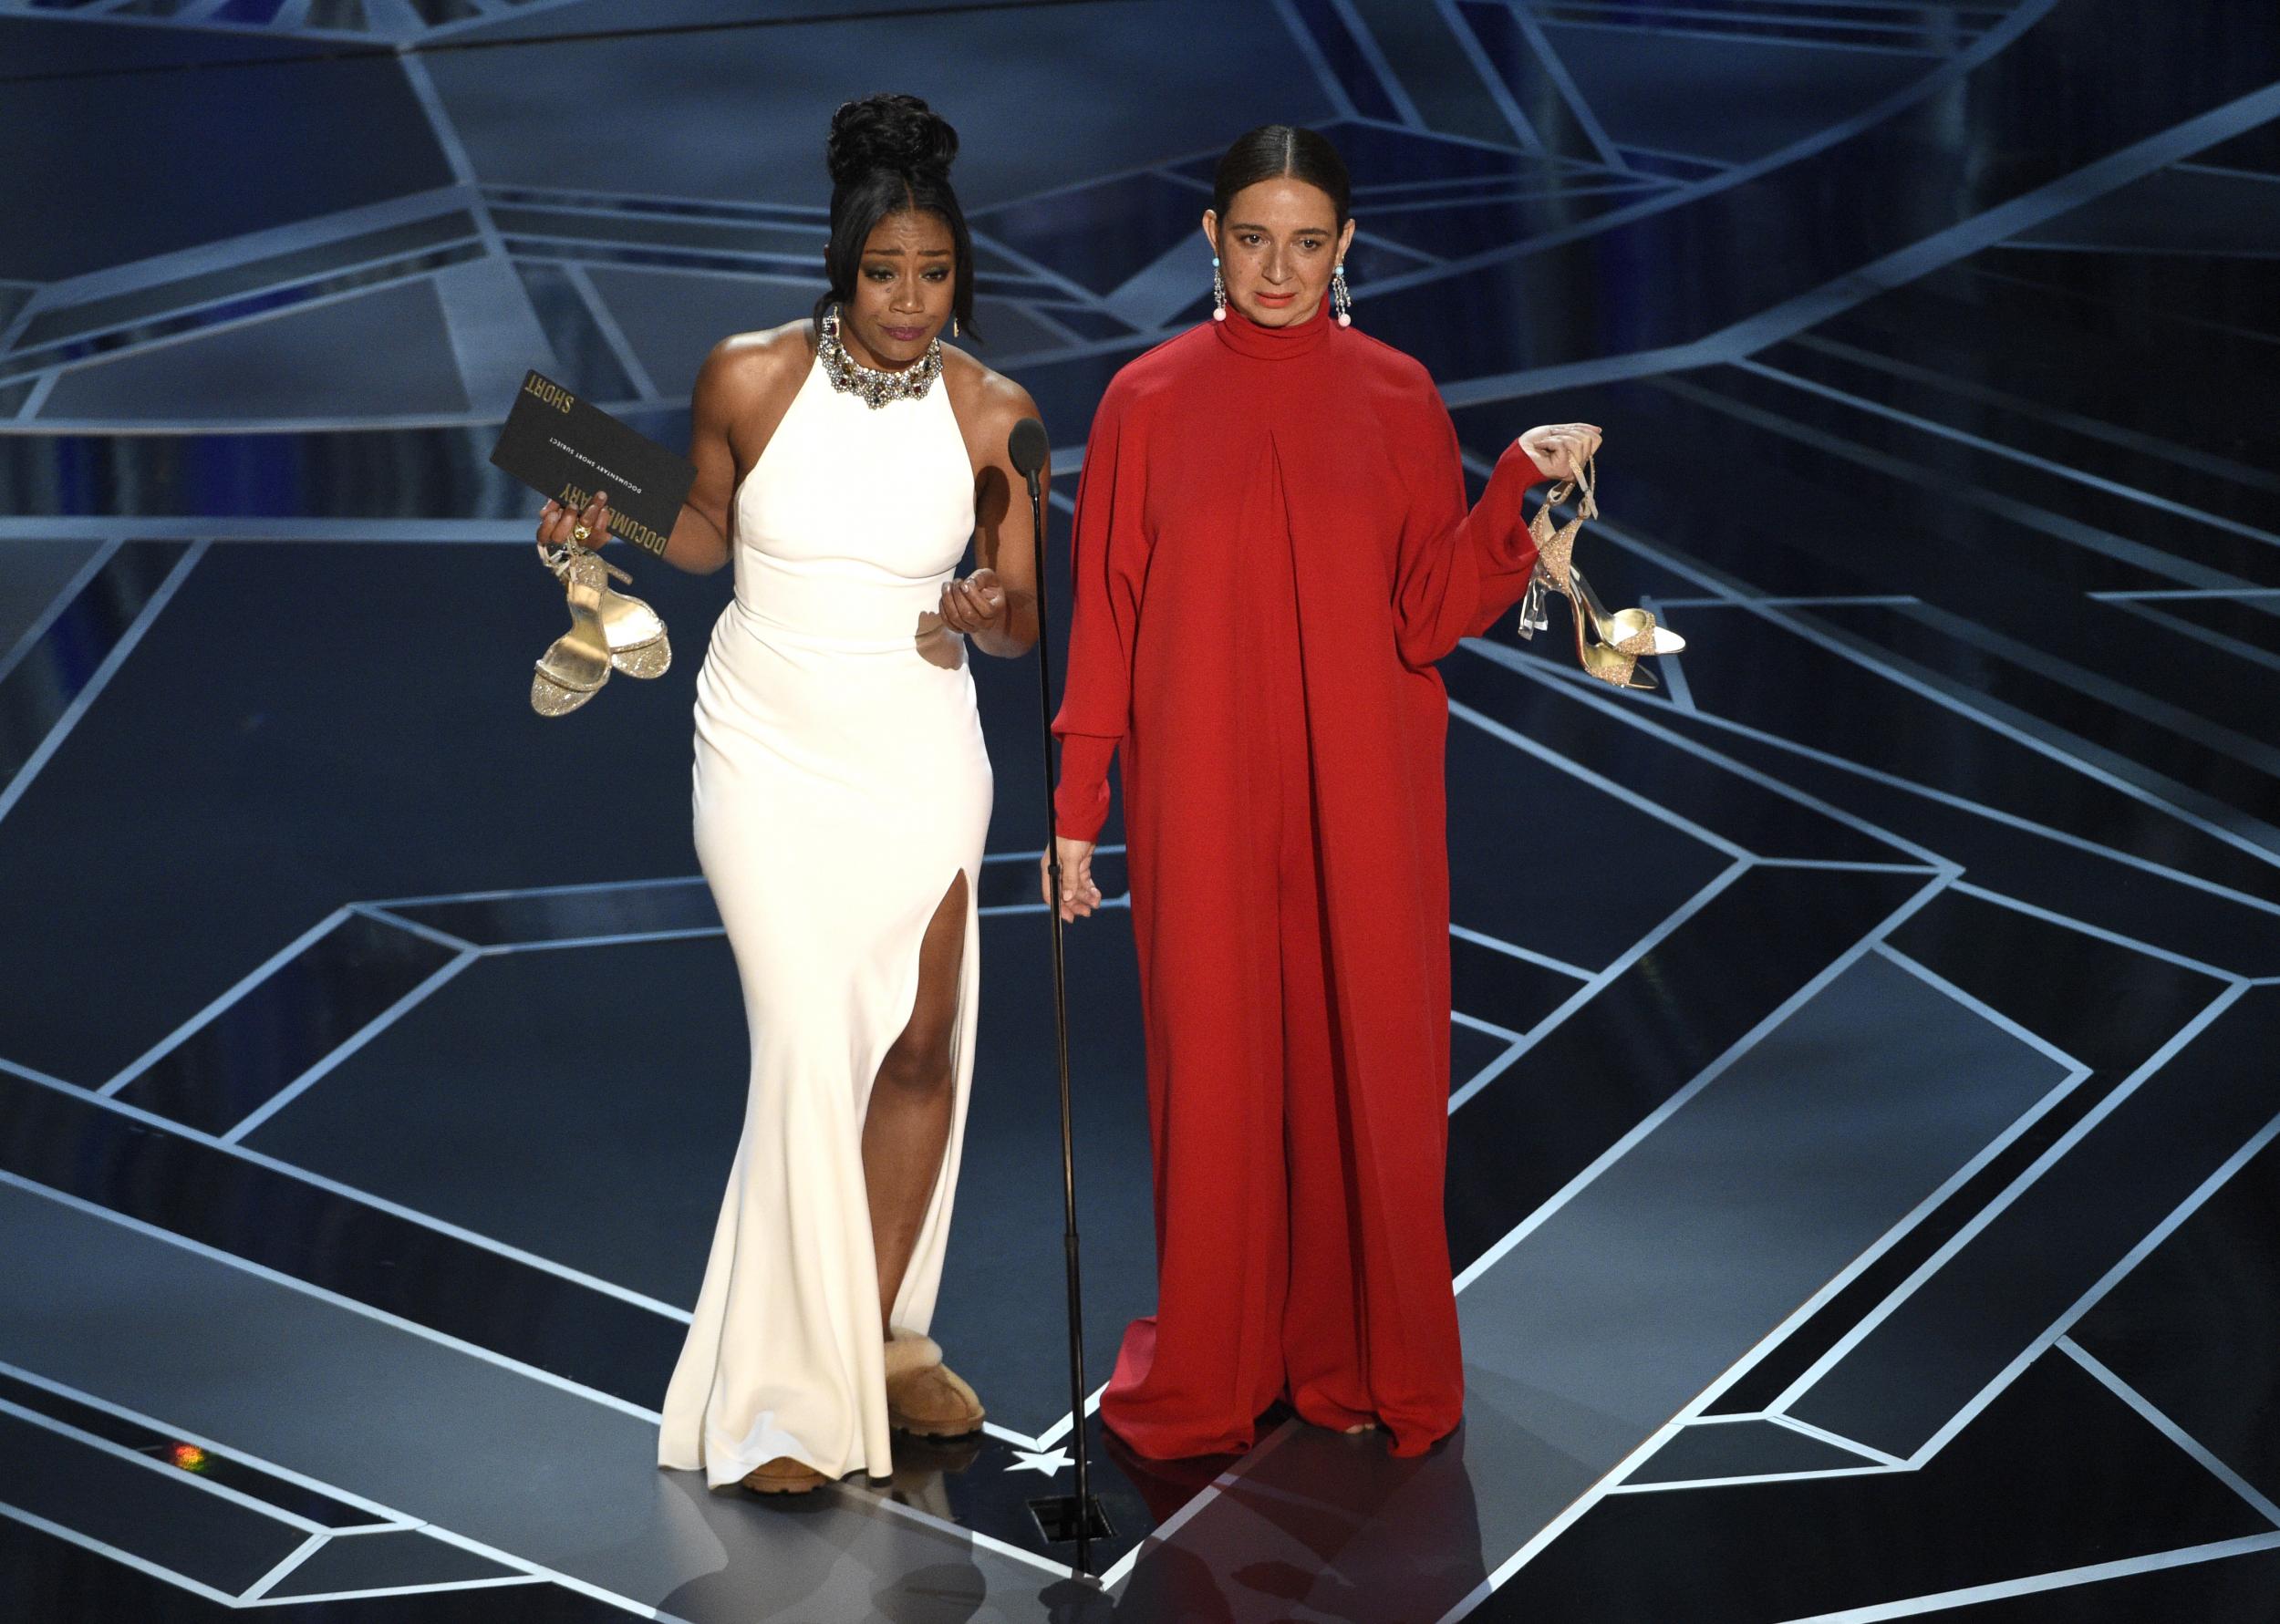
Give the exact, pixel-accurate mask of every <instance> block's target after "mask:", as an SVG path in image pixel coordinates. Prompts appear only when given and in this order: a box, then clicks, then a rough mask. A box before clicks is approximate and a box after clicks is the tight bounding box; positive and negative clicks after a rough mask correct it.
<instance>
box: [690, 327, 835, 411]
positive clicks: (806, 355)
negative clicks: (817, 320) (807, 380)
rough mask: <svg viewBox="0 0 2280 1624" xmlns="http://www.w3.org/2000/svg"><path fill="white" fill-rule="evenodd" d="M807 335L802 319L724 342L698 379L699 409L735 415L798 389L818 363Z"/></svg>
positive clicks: (728, 337)
mask: <svg viewBox="0 0 2280 1624" xmlns="http://www.w3.org/2000/svg"><path fill="white" fill-rule="evenodd" d="M808 333H809V324H808V322H807V319H806V318H805V317H804V316H803V317H802V318H801V319H799V320H798V321H789V322H786V323H784V324H783V326H780V327H765V328H762V329H759V330H758V331H755V332H751V333H731V335H729V336H727V337H726V338H723V339H721V340H720V343H718V344H716V345H714V346H713V347H712V349H711V351H710V354H708V355H707V356H706V357H705V363H704V366H703V367H701V368H700V370H699V371H698V374H697V389H696V394H697V404H698V407H699V409H700V410H701V409H703V408H704V407H705V406H706V405H708V404H710V405H713V406H714V407H716V408H718V409H722V410H723V411H724V414H725V415H729V416H736V415H739V414H740V413H741V412H742V411H747V410H750V409H751V408H752V407H753V406H755V405H757V404H759V403H761V402H762V401H764V400H766V399H767V398H768V397H769V396H771V395H772V394H775V393H777V392H779V391H781V390H782V389H784V388H787V387H791V388H796V387H797V386H798V380H799V379H801V378H804V377H805V376H806V375H807V368H808V367H809V365H810V364H811V363H812V362H813V361H814V358H815V350H814V346H813V344H812V343H811V342H810V340H809V337H808Z"/></svg>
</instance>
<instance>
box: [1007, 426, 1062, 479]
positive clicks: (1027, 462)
mask: <svg viewBox="0 0 2280 1624" xmlns="http://www.w3.org/2000/svg"><path fill="white" fill-rule="evenodd" d="M1005 449H1006V455H1008V456H1009V457H1010V458H1012V459H1013V471H1014V472H1015V473H1018V474H1020V475H1021V476H1022V477H1023V478H1024V479H1026V480H1028V481H1029V488H1030V493H1031V495H1035V494H1036V492H1037V476H1038V475H1039V474H1041V473H1042V472H1044V471H1045V464H1046V462H1047V461H1049V460H1051V459H1052V441H1051V440H1048V439H1046V437H1045V425H1044V424H1042V423H1041V422H1039V421H1038V420H1037V419H1035V418H1023V419H1021V421H1020V422H1018V423H1016V424H1014V425H1013V433H1012V436H1011V438H1010V439H1009V440H1007V441H1006V443H1005Z"/></svg>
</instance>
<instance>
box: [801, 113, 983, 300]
mask: <svg viewBox="0 0 2280 1624" xmlns="http://www.w3.org/2000/svg"><path fill="white" fill-rule="evenodd" d="M957 157H958V131H957V130H955V129H951V128H950V125H949V121H948V119H944V118H943V117H942V115H941V114H939V113H938V112H936V111H934V110H933V109H931V108H929V107H928V106H927V104H926V103H925V102H923V101H921V100H919V99H918V98H917V97H916V96H892V95H886V94H881V95H877V96H866V97H865V98H863V99H862V100H860V101H850V102H845V103H843V104H842V105H841V107H840V109H839V110H838V111H837V112H835V113H834V114H833V115H832V119H831V137H830V140H828V141H826V142H825V144H824V164H825V166H826V167H827V168H829V170H830V171H831V243H830V246H828V247H827V248H825V249H824V277H825V278H826V280H828V281H829V283H830V284H831V285H830V286H829V287H828V288H826V289H825V290H824V296H823V297H822V298H820V299H817V300H816V301H815V313H814V321H815V326H816V328H817V330H818V331H819V332H820V331H821V330H822V327H823V324H824V312H825V311H827V310H829V309H830V308H831V307H832V306H833V305H838V304H845V303H846V302H847V301H849V300H851V299H853V298H854V297H855V277H856V276H857V275H858V274H860V273H861V272H862V269H863V245H864V244H865V243H867V242H869V241H870V240H871V233H872V232H873V231H874V230H876V228H877V226H878V222H880V221H882V220H884V219H886V217H887V216H888V215H890V214H900V213H904V212H920V213H927V214H934V215H938V216H939V217H940V218H941V220H942V222H943V223H944V224H945V225H948V227H949V228H950V241H951V243H952V244H954V246H955V247H956V250H957V260H956V263H955V264H954V265H953V266H952V269H951V273H950V309H951V310H952V311H953V312H955V313H956V315H957V316H958V325H959V329H960V331H961V332H962V333H963V334H964V335H965V336H969V337H979V336H980V335H979V333H977V332H975V330H974V243H973V238H972V237H971V236H970V235H969V234H968V233H967V230H966V212H965V211H964V210H962V209H960V208H959V206H958V193H957V192H956V191H952V190H951V188H950V164H951V162H952V160H955V159H956V158H957Z"/></svg>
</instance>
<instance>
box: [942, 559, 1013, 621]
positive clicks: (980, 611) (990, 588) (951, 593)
mask: <svg viewBox="0 0 2280 1624" xmlns="http://www.w3.org/2000/svg"><path fill="white" fill-rule="evenodd" d="M1011 619H1012V611H1011V605H1010V600H1009V599H1008V598H1007V596H1006V591H1005V588H1004V587H1002V586H1000V585H999V584H998V572H997V571H995V570H989V569H982V570H976V571H975V572H974V573H973V574H970V575H969V576H967V577H966V579H964V580H963V581H947V582H945V583H943V585H942V624H943V625H944V626H948V628H949V629H950V630H952V631H954V632H963V633H965V634H966V635H967V636H969V637H970V636H974V635H976V634H977V633H985V634H986V633H990V632H1001V631H1003V630H1004V629H1005V628H1006V625H1007V623H1008V622H1009V621H1010V620H1011Z"/></svg>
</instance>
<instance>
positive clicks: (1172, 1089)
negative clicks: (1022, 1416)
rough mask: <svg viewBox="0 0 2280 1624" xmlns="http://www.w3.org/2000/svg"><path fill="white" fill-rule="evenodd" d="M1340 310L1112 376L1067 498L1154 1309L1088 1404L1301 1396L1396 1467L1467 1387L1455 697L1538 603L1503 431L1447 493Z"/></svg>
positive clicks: (1074, 655) (1193, 1414) (1187, 343)
mask: <svg viewBox="0 0 2280 1624" xmlns="http://www.w3.org/2000/svg"><path fill="white" fill-rule="evenodd" d="M1327 304H1328V301H1327V300H1325V301H1324V305H1325V308H1324V309H1323V310H1321V311H1318V312H1317V313H1316V315H1314V316H1313V318H1312V319H1311V320H1310V321H1308V322H1305V323H1303V324H1301V325H1300V326H1294V327H1290V328H1283V329H1275V328H1270V327H1261V326H1256V325H1254V324H1253V323H1251V322H1249V321H1246V320H1245V319H1244V318H1243V317H1242V316H1240V315H1238V314H1237V313H1235V312H1233V311H1229V312H1228V319H1227V320H1226V321H1225V322H1223V323H1213V322H1206V323H1204V324H1203V325H1202V326H1198V327H1197V328H1195V329H1194V330H1193V331H1191V332H1188V333H1186V334H1183V335H1181V336H1179V337H1177V338H1175V339H1172V340H1171V341H1169V342H1168V343H1166V344H1164V345H1162V346H1160V347H1157V348H1156V349H1154V350H1152V351H1150V352H1149V353H1148V354H1146V355H1145V356H1142V357H1139V358H1138V359H1137V360H1135V361H1134V362H1133V363H1131V365H1129V366H1127V367H1124V369H1123V370H1122V371H1121V372H1119V373H1118V374H1117V375H1116V378H1115V380H1114V382H1113V383H1112V384H1111V385H1110V386H1109V389H1108V392H1107V395H1106V396H1105V398H1104V399H1103V400H1102V402H1101V407H1100V411H1099V413H1098V414H1097V416H1096V417H1095V418H1094V419H1093V433H1092V439H1091V440H1090V442H1089V444H1088V446H1087V448H1086V451H1085V463H1084V472H1083V480H1082V482H1081V483H1080V485H1079V488H1078V491H1077V509H1076V524H1075V538H1074V542H1073V571H1074V577H1075V621H1074V625H1073V628H1072V632H1071V636H1070V646H1069V673H1068V687H1067V694H1066V697H1065V698H1064V700H1063V702H1062V708H1061V713H1060V715H1059V717H1058V719H1056V720H1055V723H1054V731H1055V732H1056V733H1058V734H1059V735H1060V736H1061V739H1062V770H1061V786H1060V791H1059V794H1058V797H1057V800H1056V806H1057V808H1058V820H1057V821H1058V822H1059V825H1060V833H1062V834H1063V835H1067V836H1071V837H1073V838H1077V839H1087V840H1089V839H1092V838H1093V837H1094V836H1095V835H1096V834H1097V833H1098V832H1099V830H1100V827H1101V824H1102V822H1104V820H1105V818H1106V816H1107V809H1108V783H1107V771H1108V765H1109V760H1110V758H1111V757H1112V755H1113V754H1114V752H1115V750H1117V749H1118V747H1119V746H1121V747H1122V749H1123V751H1124V795H1125V807H1124V824H1125V829H1126V832H1127V838H1128V841H1129V843H1130V870H1131V875H1132V907H1133V931H1134V936H1135V941H1136V943H1137V946H1138V950H1139V960H1140V992H1141V1002H1142V1016H1143V1019H1144V1022H1145V1029H1146V1036H1147V1057H1148V1103H1149V1122H1150V1129H1151V1133H1152V1137H1153V1140H1154V1146H1155V1164H1156V1273H1157V1303H1156V1314H1155V1315H1154V1316H1153V1317H1151V1318H1149V1319H1140V1320H1136V1321H1135V1322H1134V1324H1133V1326H1132V1327H1131V1329H1130V1330H1129V1331H1127V1333H1126V1334H1125V1337H1124V1346H1123V1349H1122V1350H1121V1351H1120V1353H1119V1356H1118V1358H1117V1361H1116V1369H1115V1373H1114V1376H1113V1378H1112V1379H1111V1381H1110V1382H1109V1387H1108V1391H1107V1394H1106V1396H1105V1398H1104V1400H1103V1402H1102V1413H1103V1417H1104V1420H1105V1421H1106V1422H1107V1423H1108V1424H1109V1425H1110V1426H1112V1427H1114V1429H1115V1430H1116V1432H1117V1433H1119V1434H1120V1435H1121V1436H1122V1437H1123V1438H1124V1440H1125V1441H1126V1442H1127V1443H1130V1444H1131V1445H1132V1446H1133V1447H1134V1448H1135V1450H1137V1451H1138V1452H1140V1453H1142V1454H1145V1455H1149V1456H1154V1457H1158V1458H1168V1457H1176V1456H1181V1455H1191V1454H1207V1453H1222V1452H1227V1451H1234V1450H1240V1449H1245V1448H1248V1447H1249V1445H1250V1443H1252V1441H1253V1436H1254V1423H1255V1420H1256V1418H1257V1417H1258V1415H1259V1412H1261V1411H1263V1410H1265V1409H1266V1408H1267V1407H1268V1406H1269V1405H1270V1404H1271V1403H1272V1402H1274V1401H1275V1400H1276V1399H1277V1398H1278V1397H1281V1396H1285V1395H1287V1396H1288V1397H1289V1399H1290V1402H1291V1403H1292V1405H1293V1406H1294V1407H1295V1408H1296V1409H1297V1410H1298V1412H1299V1413H1300V1414H1301V1415H1302V1416H1304V1417H1305V1418H1306V1419H1307V1420H1309V1421H1311V1422H1317V1423H1319V1424H1321V1425H1323V1426H1329V1427H1345V1426H1349V1425H1352V1424H1354V1423H1357V1422H1369V1421H1375V1422H1382V1423H1384V1425H1385V1426H1386V1427H1387V1428H1388V1429H1389V1430H1390V1431H1391V1433H1392V1434H1393V1440H1394V1453H1397V1454H1415V1453H1419V1452H1421V1451H1423V1450H1424V1449H1425V1448H1426V1447H1427V1446H1428V1445H1430V1444H1431V1443H1433V1442H1434V1441H1435V1439H1438V1438H1440V1437H1442V1436H1443V1435H1445V1434H1446V1433H1448V1432H1449V1431H1450V1430H1451V1429H1452V1428H1454V1427H1455V1426H1456V1422H1457V1419H1458V1416H1459V1413H1460V1412H1461V1410H1462V1408H1463V1402H1464V1369H1463V1364H1462V1360H1461V1356H1460V1354H1459V1351H1458V1348H1457V1333H1456V1298H1455V1295H1454V1293H1453V1291H1452V1289H1451V1286H1450V1279H1449V1258H1448V1241H1447V1235H1446V1230H1445V1228H1444V1226H1443V1218H1442V1206H1441V1185H1442V1176H1443V1172H1444V1168H1445V1164H1446V1156H1447V1146H1448V1091H1449V1080H1448V1061H1449V1046H1448V1045H1449V1039H1448V1023H1449V961H1448V923H1449V906H1448V858H1447V848H1446V827H1445V796H1444V789H1443V782H1442V752H1443V746H1444V742H1445V738H1446V731H1447V727H1448V706H1447V700H1446V696H1445V695H1444V693H1443V690H1442V688H1441V679H1440V677H1439V675H1438V674H1437V673H1436V672H1435V670H1434V668H1433V663H1434V662H1435V660H1438V659H1440V658H1441V657H1444V656H1445V655H1446V654H1448V653H1449V652H1450V651H1451V650H1452V649H1454V648H1455V647H1456V643H1457V640H1458V639H1459V638H1461V637H1465V636H1475V635H1477V634H1479V633H1481V632H1484V631H1486V630H1487V628H1488V626H1490V625H1492V624H1493V623H1494V622H1495V620H1496V619H1497V617H1498V615H1501V614H1502V613H1503V612H1504V610H1505V609H1507V608H1508V606H1509V605H1511V604H1513V603H1514V602H1515V601H1516V600H1517V599H1518V597H1519V595H1520V594H1521V592H1522V591H1523V590H1524V589H1525V588H1526V586H1527V584H1528V577H1529V571H1530V569H1531V568H1532V566H1533V564H1534V562H1535V546H1534V543H1532V542H1531V541H1530V539H1529V534H1528V532H1527V529H1526V527H1525V525H1523V524H1522V522H1521V515H1520V496H1521V492H1522V491H1525V490H1526V489H1527V488H1528V487H1529V485H1530V484H1532V483H1534V482H1535V481H1536V480H1537V479H1539V478H1540V477H1541V476H1540V475H1539V473H1538V472H1537V470H1536V467H1535V464H1534V462H1533V461H1532V460H1530V459H1529V456H1528V454H1527V453H1526V452H1525V451H1522V450H1519V449H1518V447H1517V446H1515V447H1513V448H1512V449H1510V450H1508V451H1507V452H1506V453H1505V456H1504V459H1503V460H1502V461H1501V462H1499V463H1498V467H1497V471H1496V473H1495V476H1494V477H1493V478H1492V479H1491V480H1490V481H1489V484H1488V489H1487V492H1486V494H1484V495H1483V497H1482V498H1481V501H1480V503H1479V505H1478V506H1477V507H1476V508H1474V509H1473V510H1472V511H1471V512H1469V513H1468V512H1466V504H1465V486H1464V477H1463V474H1462V471H1461V470H1460V469H1459V466H1458V463H1457V448H1456V430H1455V429H1454V428H1453V427H1452V426H1451V424H1450V422H1449V417H1448V412H1447V410H1446V409H1445V408H1444V407H1443V405H1442V403H1441V399H1440V397H1439V395H1438V394H1437V393H1436V392H1435V389H1434V387H1433V380H1432V379H1431V378H1429V377H1428V376H1427V375H1426V373H1425V368H1424V367H1421V366H1420V365H1418V363H1417V362H1415V361H1414V360H1412V359H1410V358H1409V357H1407V356H1404V355H1403V354H1402V353H1401V352H1399V351H1398V350H1394V349H1392V348H1390V347H1387V346H1385V345H1384V344H1382V343H1380V342H1379V341H1378V340H1376V339H1374V338H1372V337H1369V336H1367V335H1365V334H1363V332H1361V331H1360V330H1359V329H1356V328H1340V327H1338V326H1335V325H1334V324H1333V323H1332V321H1331V319H1330V316H1329V314H1328V311H1327V308H1326V306H1327Z"/></svg>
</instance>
